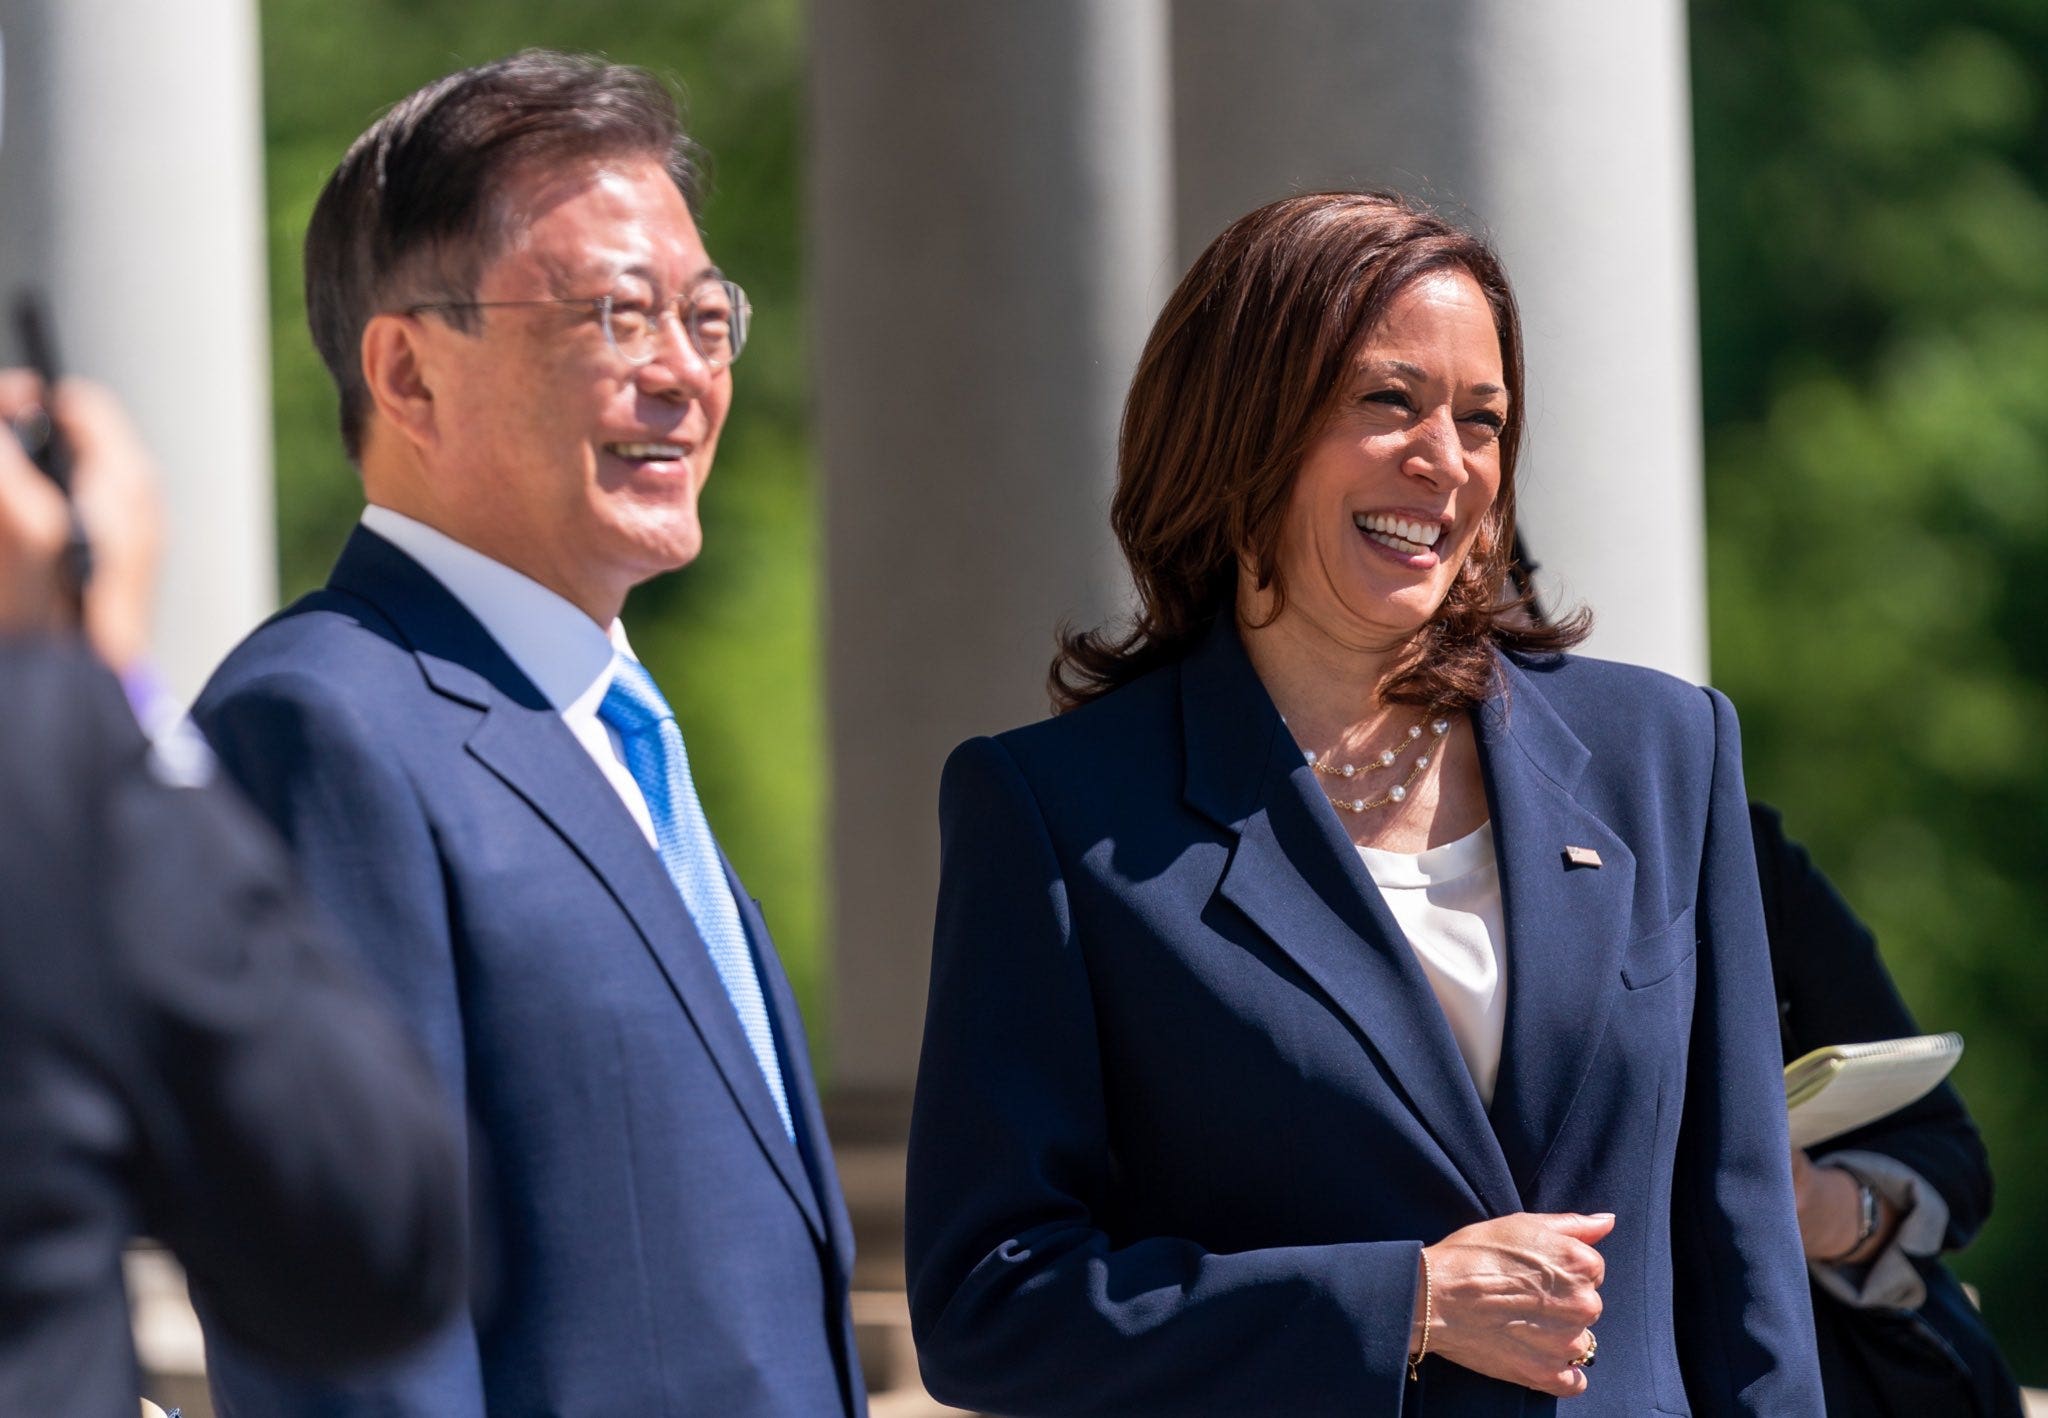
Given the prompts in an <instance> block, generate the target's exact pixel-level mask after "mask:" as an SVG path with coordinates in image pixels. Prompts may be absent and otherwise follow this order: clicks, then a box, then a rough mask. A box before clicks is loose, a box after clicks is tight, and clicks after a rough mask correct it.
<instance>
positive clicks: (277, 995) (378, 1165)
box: [0, 645, 466, 1411]
mask: <svg viewBox="0 0 2048 1418" xmlns="http://www.w3.org/2000/svg"><path fill="white" fill-rule="evenodd" d="M0 685H5V686H6V688H7V690H8V696H7V698H8V703H9V709H10V712H11V713H13V714H15V715H16V716H17V718H16V722H17V724H20V725H22V726H24V727H25V729H26V732H25V733H24V734H23V735H21V736H18V737H16V738H14V739H13V740H11V741H10V742H9V744H8V745H7V747H6V750H5V752H4V754H0V801H5V802H6V803H7V805H8V809H9V814H8V822H7V829H6V830H7V841H6V843H5V844H4V850H0V881H4V888H0V894H4V896H5V898H6V900H7V902H8V907H7V911H8V922H9V929H7V930H6V931H0V945H5V946H7V947H8V953H7V955H6V957H5V965H4V968H0V975H4V977H5V983H4V988H5V990H6V993H7V995H8V1004H9V1006H10V1007H13V1008H15V1009H17V1010H18V1012H17V1013H16V1014H15V1015H14V1016H13V1017H12V1018H11V1019H10V1020H9V1029H8V1034H9V1036H10V1037H8V1038H7V1039H5V1040H4V1043H5V1045H6V1046H7V1048H8V1049H13V1050H26V1051H27V1052H28V1053H29V1054H30V1055H31V1056H33V1057H36V1058H38V1059H40V1061H41V1062H40V1066H39V1068H38V1069H37V1071H35V1072H33V1073H31V1074H29V1075H27V1076H28V1077H31V1078H33V1079H35V1080H36V1081H37V1083H38V1084H39V1096H38V1097H32V1098H20V1097H16V1098H10V1099H9V1103H10V1105H13V1106H15V1107H16V1108H17V1110H18V1109H19V1108H23V1107H39V1108H40V1110H41V1112H40V1118H41V1122H40V1124H39V1126H38V1127H37V1129H36V1131H35V1133H34V1134H32V1135H31V1152H32V1154H36V1153H41V1154H44V1155H45V1158H46V1165H47V1166H48V1167H50V1168H51V1169H53V1170H54V1169H57V1168H62V1169H64V1171H63V1172H61V1173H60V1174H59V1175H60V1176H63V1177H65V1178H66V1181H64V1182H63V1183H60V1184H61V1185H64V1186H65V1187H66V1190H67V1192H68V1193H69V1195H68V1196H67V1198H66V1204H65V1206H63V1207H58V1208H52V1209H48V1210H42V1209H41V1208H38V1210H40V1213H41V1214H40V1215H39V1216H38V1224H39V1225H41V1224H51V1223H54V1222H56V1221H57V1220H58V1219H59V1218H70V1217H72V1212H71V1210H70V1208H71V1206H72V1205H73V1204H76V1203H78V1202H79V1201H80V1200H81V1199H82V1198H83V1197H84V1196H86V1195H88V1194H89V1192H90V1190H91V1189H92V1188H93V1186H94V1185H95V1181H94V1177H95V1169H94V1167H93V1165H92V1163H93V1159H95V1158H102V1159H104V1160H105V1163H106V1165H107V1166H108V1168H109V1170H118V1176H119V1182H120V1186H121V1192H122V1198H123V1203H124V1204H122V1205H120V1206H119V1207H118V1216H119V1221H118V1222H116V1223H115V1224H120V1222H132V1221H135V1220H139V1221H140V1223H141V1224H142V1225H143V1226H144V1227H145V1228H146V1229H147V1230H148V1231H150V1232H151V1233H152V1234H153V1235H155V1236H157V1237H158V1238H160V1239H161V1240H163V1241H165V1242H166V1243H168V1244H169V1245H170V1246H171V1247H172V1248H173V1249H174V1250H175V1251H176V1253H177V1255H178V1257H179V1259H180V1260H181V1261H183V1262H184V1264H185V1266H186V1268H187V1270H188V1271H189V1273H190V1275H191V1277H192V1279H193V1283H194V1285H195V1287H199V1288H203V1289H205V1290H207V1291H208V1292H209V1293H211V1294H213V1295H215V1296H217V1297H218V1306H217V1312H218V1314H219V1316H220V1319H221V1322H222V1324H223V1326H224V1327H226V1328H227V1329H229V1330H231V1331H232V1332H233V1333H234V1334H235V1335H236V1336H237V1337H238V1338H239V1339H240V1340H242V1341H243V1342H244V1343H246V1344H247V1345H249V1346H250V1347H251V1348H254V1349H257V1350H260V1351H261V1352H264V1353H266V1354H269V1355H272V1356H275V1357H279V1358H283V1359H288V1360H292V1361H296V1362H304V1363H319V1364H335V1363H342V1362H347V1361H355V1360H361V1359H364V1358H367V1357H370V1356H373V1355H377V1354H382V1353H388V1352H390V1351H392V1350H395V1349H397V1348H400V1347H402V1346H403V1345H406V1344H408V1343H412V1342H416V1341H417V1340H419V1339H420V1338H421V1337H423V1336H424V1335H426V1334H427V1333H429V1332H430V1331H431V1330H432V1329H433V1328H434V1327H435V1326H436V1325H437V1324H439V1323H440V1322H441V1321H442V1320H443V1319H444V1318H445V1316H446V1315H447V1314H448V1312H449V1311H450V1310H451V1309H452V1308H453V1307H454V1305H455V1303H456V1301H457V1299H458V1297H459V1296H460V1294H461V1291H462V1288H463V1285H464V1281H465V1278H466V1277H465V1268H464V1263H463V1261H464V1255H463V1253H464V1243H463V1233H462V1183H461V1169H460V1154H459V1142H458V1131H457V1128H456V1125H455V1122H454V1119H453V1117H452V1115H451V1114H450V1111H449V1110H448V1109H447V1107H446V1105H445V1103H444V1101H443V1100H442V1098H441V1095H440V1089H439V1088H438V1086H437V1085H436V1084H435V1082H434V1080H433V1078H432V1077H431V1076H430V1074H429V1073H428V1071H427V1069H426V1066H425V1063H424V1061H423V1060H422V1059H421V1058H420V1057H419V1055H418V1051H417V1050H415V1049H413V1048H411V1047H410V1046H408V1045H407V1044H406V1042H405V1040H404V1038H403V1037H402V1036H401V1035H400V1034H399V1032H398V1030H397V1029H396V1027H395V1026H394V1025H393V1023H392V1021H391V1020H390V1018H389V1016H388V1013H387V1012H386V1011H385V1010H383V1009H382V1008H381V1007H379V1005H378V1003H377V1002H376V1000H375V999H374V996H373V995H372V993H371V992H370V991H369V990H368V989H367V988H366V986H365V985H364V983H363V982H362V981H361V980H360V979H359V978H358V977H357V976H356V975H355V974H354V973H353V972H352V971H349V970H348V969H346V968H344V967H343V966H341V965H340V964H339V963H338V961H337V959H336V957H335V955H334V953H333V951H332V948H331V946H330V945H329V943H327V942H325V941H323V940H322V939H320V937H319V933H318V931H317V930H316V929H315V928H314V926H313V925H312V923H311V922H310V920H309V919H308V916H307V913H306V910H305V906H304V902H303V898H302V896H301V894H300V892H299V891H298V889H297V887H296V884H295V883H294V881H293V880H292V877H291V872H290V869H289V866H288V864H287V862H286V860H285V857H284V854H283V852H282V850H281V849H280V848H279V847H278V845H277V843H276V841H275V838H274V837H273V835H272V834H271V833H270V832H269V831H268V830H267V829H265V828H264V827H263V826H262V824H261V823H259V822H257V821H256V820H255V818H254V817H253V816H252V815H251V814H250V813H249V812H248V810H247V809H246V808H245V807H243V806H242V805H241V803H240V802H239V801H237V800H236V799H235V798H234V796H233V795H232V793H231V792H229V791H228V790H227V789H226V788H225V787H224V786H221V785H217V784H216V785H212V786H208V787H199V788H194V787H179V786H173V785H171V784H170V783H168V782H166V781H165V780H164V779H163V778H162V777H160V776H159V775H158V773H157V772H156V771H154V769H153V767H152V763H151V759H150V756H149V753H148V746H147V744H146V743H145V741H144V739H143V737H142V734H141V733H140V731H139V730H138V729H137V728H136V726H135V721H134V719H133V718H132V716H131V715H130V714H129V711H128V707H127V705H126V703H125V702H124V700H123V698H122V696H121V692H120V689H119V687H118V686H117V685H116V684H115V682H114V680H113V678H112V676H110V675H109V674H107V673H106V672H105V670H104V669H102V668H100V667H99V666H97V665H96V664H93V663H91V662H90V661H89V660H88V658H87V657H86V655H85V654H84V653H83V652H82V651H80V650H77V649H75V648H65V647H60V646H56V645H40V646H37V645H26V646H13V647H8V648H7V649H6V650H5V651H4V654H0ZM17 927H18V928H20V930H21V934H18V935H17V934H16V933H15V928H17ZM6 1013H8V1011H7V1010H4V1009H0V1014H6ZM0 1052H4V1051H0ZM16 1116H18V1111H17V1114H16ZM0 1130H4V1128H0ZM15 1135H16V1136H17V1137H19V1136H20V1134H15ZM45 1137H49V1138H52V1139H53V1141H52V1143H51V1144H50V1145H49V1146H48V1147H47V1148H45V1147H44V1146H43V1145H42V1144H41V1142H40V1140H41V1139H42V1138H45ZM12 1180H13V1181H15V1182H18V1183H20V1184H21V1185H22V1186H23V1187H25V1188H27V1189H28V1190H29V1192H30V1193H31V1194H32V1193H33V1192H34V1191H35V1190H36V1189H37V1188H38V1187H47V1186H48V1185H50V1183H47V1182H40V1181H38V1179H37V1178H36V1177H35V1176H34V1175H32V1174H23V1175H19V1176H17V1177H15V1178H13V1179H12ZM4 1190H7V1189H6V1188H0V1191H4ZM109 1205H110V1209H115V1208H113V1206H112V1204H111V1203H110V1204H109ZM0 1209H4V1208H0ZM79 1209H80V1211H83V1210H84V1207H83V1206H82V1205H81V1206H80V1207H79ZM17 1214H32V1213H27V1212H24V1213H17ZM42 1254H43V1255H45V1256H48V1255H49V1254H51V1252H50V1251H49V1250H48V1249H47V1248H46V1249H45V1250H44V1251H43V1252H42ZM13 1258H14V1256H13V1255H12V1254H10V1260H12V1259H13ZM50 1273H51V1274H59V1273H62V1274H69V1273H70V1269H69V1268H68V1267H66V1268H61V1269H60V1270H59V1271H53V1272H50ZM54 1292H55V1293H61V1292H62V1287H61V1286H59V1287H55V1291H54ZM38 1411H40V1410H38Z"/></svg>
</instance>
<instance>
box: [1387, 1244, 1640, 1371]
mask: <svg viewBox="0 0 2048 1418" xmlns="http://www.w3.org/2000/svg"><path fill="white" fill-rule="evenodd" d="M1613 1229H1614V1218H1613V1216H1611V1215H1605V1214H1603V1215H1599V1216H1579V1215H1574V1214H1570V1213H1565V1214H1548V1215H1546V1214H1538V1213H1534V1212H1519V1213H1517V1214H1516V1215H1513V1216H1502V1217H1497V1218H1495V1219H1494V1220H1491V1221H1481V1222H1478V1223H1476V1224H1475V1225H1471V1226H1467V1227H1465V1228H1463V1229H1462V1230H1458V1231H1453V1232H1452V1233H1451V1234H1450V1235H1448V1236H1446V1237H1444V1238H1443V1239H1442V1240H1441V1241H1438V1242H1437V1243H1436V1244H1435V1245H1433V1246H1429V1247H1426V1248H1425V1250H1424V1254H1425V1256H1426V1257H1427V1259H1428V1263H1429V1277H1430V1298H1431V1302H1432V1304H1431V1307H1432V1309H1433V1310H1434V1311H1435V1316H1434V1318H1433V1320H1432V1322H1431V1324H1430V1330H1429V1352H1430V1353H1432V1354H1441V1355H1442V1356H1443V1357H1444V1358H1446V1359H1448V1360H1450V1361H1451V1362H1452V1363H1454V1364H1460V1365H1463V1366H1464V1367H1465V1368H1468V1369H1472V1370H1475V1371H1476V1372H1478V1373H1482V1374H1486V1375H1488V1376H1490V1377H1492V1378H1496V1379H1505V1380H1507V1381H1508V1382H1509V1383H1515V1384H1520V1385H1521V1386H1522V1387H1524V1388H1530V1389H1534V1390H1536V1391H1537V1392H1538V1393H1548V1394H1555V1395H1556V1396H1558V1397H1560V1398H1569V1397H1571V1396H1572V1395H1574V1394H1579V1393H1584V1392H1585V1391H1586V1373H1585V1371H1584V1370H1583V1369H1580V1368H1576V1367H1574V1366H1573V1364H1572V1360H1574V1359H1577V1358H1580V1357H1582V1356H1584V1354H1585V1353H1586V1351H1587V1350H1588V1349H1590V1348H1591V1347H1592V1340H1591V1339H1590V1338H1589V1337H1588V1335H1587V1331H1588V1330H1589V1329H1591V1328H1592V1325H1593V1322H1594V1321H1595V1320H1597V1319H1599V1318H1600V1284H1601V1282H1602V1281H1604V1280H1605V1279H1606V1278H1607V1262H1606V1261H1605V1260H1603V1259H1602V1258H1601V1255H1600V1252H1598V1251H1596V1250H1594V1249H1593V1247H1594V1245H1595V1244H1596V1243H1597V1242H1599V1241H1600V1240H1601V1239H1603V1238H1604V1237H1605V1236H1606V1235H1607V1233H1608V1232H1609V1231H1612V1230H1613ZM1411 1352H1412V1351H1411Z"/></svg>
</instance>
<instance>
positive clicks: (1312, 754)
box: [1301, 719, 1451, 813]
mask: <svg viewBox="0 0 2048 1418" xmlns="http://www.w3.org/2000/svg"><path fill="white" fill-rule="evenodd" d="M1450 731H1451V721H1450V720H1449V719H1432V720H1430V721H1429V732H1430V741H1429V742H1428V743H1426V744H1424V745H1423V746H1422V752H1421V753H1418V754H1416V755H1415V761H1414V762H1413V763H1411V764H1409V765H1408V776H1407V777H1405V778H1403V779H1402V780H1401V781H1400V782H1398V783H1395V784H1393V785H1392V786H1391V787H1389V788H1388V789H1387V790H1386V791H1385V792H1383V793H1381V794H1380V795H1379V796H1378V797H1376V798H1340V797H1337V796H1335V795H1333V794H1326V796H1328V797H1329V798H1330V806H1331V807H1334V808H1336V809H1337V810H1338V811H1339V812H1354V813H1357V812H1371V811H1372V810H1373V809H1374V808H1376V807H1385V806H1386V805H1387V804H1388V803H1398V802H1401V801H1403V800H1405V799H1406V798H1407V796H1408V789H1409V787H1410V786H1412V785H1413V784H1414V782H1415V780H1416V779H1417V778H1418V777H1420V776H1421V774H1422V770H1423V769H1425V768H1427V767H1429V760H1430V759H1431V757H1432V756H1433V754H1434V750H1435V748H1436V745H1437V744H1439V743H1441V742H1442V741H1443V737H1444V735H1445V734H1447V733H1449V732H1450ZM1421 737H1422V725H1420V724H1410V725H1409V726H1408V732H1407V733H1406V734H1405V735H1403V736H1402V737H1401V738H1400V739H1398V740H1396V741H1395V746H1394V747H1393V748H1383V749H1381V750H1380V751H1379V754H1378V756H1377V757H1376V758H1374V759H1373V760H1371V761H1370V762H1367V763H1364V764H1358V763H1343V764H1338V763H1332V762H1330V760H1328V759H1327V758H1324V757H1323V756H1322V755H1321V754H1319V753H1317V752H1316V751H1315V750H1314V749H1312V748H1305V749H1303V750H1302V751H1301V756H1302V757H1303V759H1305V760H1306V761H1307V763H1308V766H1309V767H1310V768H1313V769H1314V770H1315V771H1316V772H1318V773H1324V774H1328V775H1329V776H1330V777H1332V778H1354V777H1356V776H1358V775H1359V774H1360V773H1373V772H1377V771H1379V770H1380V769H1383V768H1392V767H1393V766H1394V765H1395V764H1396V763H1397V762H1399V761H1400V758H1401V755H1400V752H1399V750H1401V749H1404V748H1407V747H1408V746H1409V745H1411V744H1413V743H1414V742H1415V741H1416V740H1417V739H1419V738H1421Z"/></svg>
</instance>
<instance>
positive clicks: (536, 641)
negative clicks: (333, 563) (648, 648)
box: [362, 503, 638, 713]
mask: <svg viewBox="0 0 2048 1418" xmlns="http://www.w3.org/2000/svg"><path fill="white" fill-rule="evenodd" d="M362 524H363V526H364V527H365V528H367V529H368V530H370V531H372V532H375V533H376V534H377V535H378V536H380V537H382V538H384V540H385V541H387V542H390V543H391V544H392V545H393V546H395V547H397V548H398V549H399V550H400V551H402V552H404V553H405V554H406V555H407V556H409V557H411V558H412V559H413V560H414V561H417V562H418V563H419V564H420V565H421V566H423V567H425V568H426V570H427V572H428V574H430V575H431V576H432V577H433V578H434V579H435V580H436V581H439V582H440V583H441V584H442V585H443V586H445V587H447V588H448V593H449V594H450V595H452V596H454V597H455V599H456V600H458V601H460V602H462V607H463V609H464V610H466V611H468V612H469V613H470V614H471V615H473V616H475V617H476V618H477V622H478V623H479V624H481V625H482V626H483V628H484V629H485V630H486V631H488V632H489V633H490V636H491V638H492V639H493V640H496V641H497V642H498V644H499V646H500V648H502V649H503V650H504V651H505V653H506V654H507V655H508V656H510V657H511V660H512V663H513V664H515V665H517V666H518V667H519V669H520V672H521V673H522V674H524V675H525V676H526V677H527V678H528V679H530V680H532V681H533V686H534V688H535V689H538V690H539V691H540V692H541V693H542V694H543V695H544V696H546V698H547V701H548V703H549V704H551V705H553V706H554V708H555V711H556V712H557V713H570V712H573V711H576V710H582V709H587V710H588V712H591V713H595V712H596V707H597V704H598V703H599V702H600V701H601V700H602V699H603V698H604V693H605V691H606V690H607V689H608V688H610V686H611V679H612V658H613V656H614V655H615V654H616V655H625V656H626V657H628V658H629V659H632V658H638V657H637V656H634V654H633V647H632V646H631V645H630V644H629V643H628V642H627V640H626V628H625V626H624V625H622V624H621V623H620V622H619V621H618V620H617V619H614V620H613V621H612V623H611V626H610V627H609V629H607V628H605V627H602V626H600V625H598V623H597V622H596V621H594V620H592V619H591V618H590V617H589V616H587V615H585V614H584V613H583V612H582V611H581V610H579V609H577V608H576V607H575V606H574V605H572V604H571V603H570V602H569V601H567V600H566V599H564V598H563V597H561V596H558V595H556V594H555V593H554V592H553V591H550V590H549V589H548V588H547V587H545V586H543V585H541V584H540V582H538V581H536V580H534V579H533V578H532V577H530V576H527V575H524V574H523V573H521V572H518V571H514V570H513V569H512V568H511V567H509V566H507V565H505V564H504V563H503V562H501V561H494V560H492V559H491V558H490V557H488V556H485V555H484V554H483V553H482V552H480V551H478V550H476V549H475V548H474V547H468V546H464V545H463V544H462V543H461V542H458V541H456V540H455V539H454V538H453V537H451V536H449V535H448V534H447V533H446V532H442V531H438V530H436V529H435V528H433V527H429V526H428V525H427V524H426V523H424V522H422V521H419V520H418V519H417V518H413V517H408V516H406V515H405V514H404V513H403V512H394V511H393V510H392V509H390V508H389V507H379V506H376V505H375V504H374V503H373V504H371V505H370V506H368V507H365V508H364V509H363V518H362Z"/></svg>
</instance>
